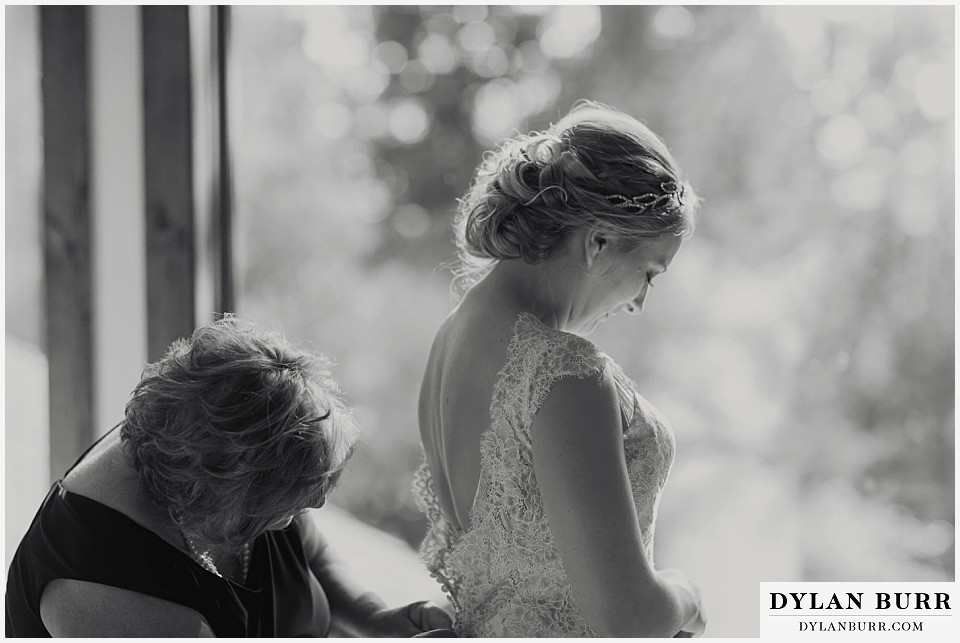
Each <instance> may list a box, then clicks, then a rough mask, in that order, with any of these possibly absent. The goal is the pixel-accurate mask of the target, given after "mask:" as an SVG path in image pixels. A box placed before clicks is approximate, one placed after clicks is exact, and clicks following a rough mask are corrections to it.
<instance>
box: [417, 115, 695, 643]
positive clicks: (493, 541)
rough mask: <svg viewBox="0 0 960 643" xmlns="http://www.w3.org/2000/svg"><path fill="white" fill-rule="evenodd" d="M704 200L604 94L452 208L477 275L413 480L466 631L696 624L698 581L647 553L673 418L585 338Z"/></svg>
mask: <svg viewBox="0 0 960 643" xmlns="http://www.w3.org/2000/svg"><path fill="white" fill-rule="evenodd" d="M696 203H697V197H696V196H695V195H694V193H693V191H692V189H691V188H690V186H689V185H687V184H686V183H685V182H684V180H683V178H682V177H681V175H680V171H679V169H678V167H677V165H676V163H675V161H674V159H673V158H672V156H671V155H670V153H669V152H668V150H667V148H666V146H665V145H664V144H663V143H662V142H661V140H660V139H659V138H658V137H657V136H656V135H655V134H654V133H653V132H651V131H650V130H649V129H648V128H647V127H646V126H644V125H643V124H641V123H639V122H638V121H636V120H635V119H633V118H631V117H629V116H627V115H625V114H622V113H620V112H617V111H615V110H612V109H609V108H605V107H603V106H599V105H596V104H590V103H582V104H580V105H577V106H576V107H575V109H574V110H572V112H571V113H570V114H569V115H567V116H566V117H565V118H563V119H562V120H560V121H559V122H558V123H557V124H556V125H554V126H552V127H550V128H549V130H548V131H546V132H542V133H533V134H531V135H529V136H520V137H517V138H515V139H513V140H509V141H507V142H506V143H504V144H503V145H502V146H501V147H500V148H498V149H497V150H495V151H494V152H493V153H491V154H488V155H487V156H485V157H484V162H483V164H482V165H481V167H480V168H479V171H478V173H477V176H476V180H475V182H474V184H473V186H472V188H471V189H470V191H469V192H468V193H467V195H466V197H465V198H464V199H463V200H462V201H461V202H460V210H459V212H458V217H457V221H456V223H457V233H458V234H457V239H458V242H459V246H460V250H461V256H462V258H463V259H464V262H465V265H466V270H465V273H466V274H467V276H471V277H473V284H472V286H471V287H470V288H469V289H468V290H467V291H466V293H465V295H464V296H463V298H462V300H461V301H460V303H459V305H458V306H457V307H456V309H455V310H454V311H453V312H452V313H451V314H450V315H449V316H448V318H447V319H446V320H445V321H444V323H443V324H442V326H441V327H440V329H439V332H438V333H437V336H436V340H435V342H434V344H433V347H432V350H431V353H430V356H429V359H428V363H427V368H426V374H425V376H424V379H423V385H422V388H421V396H420V432H421V437H422V440H423V445H424V451H425V462H424V464H423V466H422V467H421V468H420V469H419V471H418V473H417V477H416V479H415V488H416V491H417V495H418V498H419V501H420V505H421V507H422V508H423V510H424V511H425V512H426V514H427V517H428V520H429V531H428V533H427V536H426V538H425V540H424V543H423V546H422V554H423V557H424V559H425V560H426V562H427V565H428V567H429V568H430V570H431V571H432V572H433V574H434V575H435V576H436V577H437V578H438V579H439V580H440V581H441V582H442V583H443V585H444V587H445V589H447V590H448V592H449V594H450V598H451V600H452V603H453V605H454V607H455V609H456V630H457V631H458V633H460V634H461V635H470V636H484V637H492V636H509V637H518V636H537V637H552V636H595V635H600V636H605V637H634V636H660V637H663V636H690V635H699V634H700V633H702V631H703V628H704V617H703V610H702V607H701V604H700V594H699V590H698V589H697V587H696V586H695V585H693V583H691V582H690V581H689V580H688V579H687V577H686V576H685V574H683V573H682V572H680V571H677V570H657V569H656V568H655V567H654V563H653V556H652V554H653V534H654V521H655V516H656V507H657V503H658V501H659V496H660V491H661V488H662V486H663V484H664V482H665V481H666V478H667V474H668V472H669V469H670V466H671V464H672V460H673V453H674V440H673V435H672V433H671V430H670V428H669V426H668V425H667V423H666V421H665V419H664V418H663V417H662V416H661V415H660V413H659V412H658V411H657V410H656V409H655V408H654V407H653V406H652V405H651V404H650V403H649V402H647V401H646V400H645V399H644V398H643V397H641V396H640V395H639V394H638V393H637V391H636V388H635V385H634V384H633V383H632V382H631V381H630V380H629V379H628V378H627V377H626V376H625V375H624V373H623V372H622V371H621V370H620V368H619V367H618V366H617V365H616V364H615V363H614V362H613V361H612V360H611V359H610V358H609V357H608V356H607V355H605V354H604V353H603V352H602V351H601V350H600V349H599V348H598V347H597V346H595V345H594V344H592V343H591V342H589V341H588V340H586V339H585V338H584V337H583V336H584V335H587V334H589V333H590V332H591V331H592V330H593V329H594V328H595V327H596V325H597V324H599V323H601V322H602V321H604V320H606V319H607V318H608V317H610V316H611V315H615V314H617V313H619V312H628V313H634V314H635V313H638V312H640V310H641V309H642V307H643V304H644V300H645V298H646V296H647V293H648V289H649V288H650V287H651V286H652V284H653V282H654V280H655V279H656V277H657V276H658V275H660V274H662V273H663V272H665V271H666V270H667V267H668V266H669V265H670V262H671V260H672V259H673V256H674V254H675V253H676V252H677V249H678V248H679V246H680V243H681V239H682V238H683V237H684V235H686V234H688V233H689V232H690V230H691V228H692V217H693V215H694V210H695V206H696ZM638 349H639V350H642V347H638Z"/></svg>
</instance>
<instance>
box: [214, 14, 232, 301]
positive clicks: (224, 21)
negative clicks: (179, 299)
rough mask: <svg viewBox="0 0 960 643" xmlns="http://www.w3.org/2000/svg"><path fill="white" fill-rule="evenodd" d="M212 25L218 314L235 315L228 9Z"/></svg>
mask: <svg viewBox="0 0 960 643" xmlns="http://www.w3.org/2000/svg"><path fill="white" fill-rule="evenodd" d="M215 10H216V16H215V19H214V25H215V27H216V32H217V38H216V42H217V51H216V64H217V108H218V119H217V124H218V125H219V136H218V143H219V149H218V157H219V158H218V163H217V165H218V167H219V169H220V175H219V185H218V191H217V192H218V196H219V205H220V207H219V208H218V210H219V217H218V224H219V225H218V226H217V232H218V236H219V244H218V245H219V250H220V252H219V256H220V262H219V264H220V270H219V272H218V275H217V301H216V306H217V312H220V313H224V312H234V310H235V307H236V298H235V296H234V270H233V159H232V156H231V152H230V112H229V109H228V108H229V105H230V101H229V84H228V81H229V79H230V76H229V67H228V65H227V63H228V60H229V56H230V7H229V6H222V5H220V6H218V7H216V9H215Z"/></svg>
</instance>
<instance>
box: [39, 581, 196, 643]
mask: <svg viewBox="0 0 960 643" xmlns="http://www.w3.org/2000/svg"><path fill="white" fill-rule="evenodd" d="M40 618H41V620H42V621H43V626H44V627H46V628H47V631H48V632H50V634H51V635H52V636H54V637H84V638H103V637H131V638H132V637H138V638H139V637H160V638H184V637H194V636H203V637H209V636H215V635H214V633H213V630H211V629H210V625H209V624H207V621H206V620H205V619H204V618H203V616H201V615H200V612H197V611H196V610H194V609H191V608H189V607H186V606H184V605H180V604H178V603H172V602H170V601H166V600H163V599H160V598H156V597H155V596H148V595H146V594H141V593H139V592H133V591H130V590H127V589H121V588H119V587H113V586H110V585H102V584H100V583H91V582H88V581H81V580H72V579H64V578H59V579H57V580H54V581H51V582H50V583H48V584H47V586H46V587H45V588H44V590H43V595H42V596H41V598H40Z"/></svg>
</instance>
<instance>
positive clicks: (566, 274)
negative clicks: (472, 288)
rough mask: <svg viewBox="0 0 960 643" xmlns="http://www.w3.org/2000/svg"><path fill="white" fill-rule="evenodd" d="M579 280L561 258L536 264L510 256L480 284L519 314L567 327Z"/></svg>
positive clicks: (560, 328)
mask: <svg viewBox="0 0 960 643" xmlns="http://www.w3.org/2000/svg"><path fill="white" fill-rule="evenodd" d="M577 281H578V280H577V277H576V275H575V274H573V273H571V271H569V270H567V268H566V266H565V265H564V263H563V262H562V261H561V260H558V259H546V260H544V261H542V262H540V263H536V264H529V263H526V262H525V261H523V260H522V259H510V260H504V261H500V262H499V263H498V264H497V265H496V266H495V267H494V268H493V270H491V271H490V273H489V274H488V275H487V276H486V277H485V278H484V279H483V281H482V282H481V283H482V284H483V286H484V287H485V288H487V289H489V291H490V293H491V294H493V295H494V296H496V297H498V298H499V299H501V300H502V301H503V303H504V305H505V306H507V307H509V308H512V309H514V310H515V311H516V312H517V313H520V312H528V313H531V314H532V315H534V316H535V317H537V318H538V319H539V320H540V321H541V322H543V323H544V324H545V325H547V326H548V327H551V328H555V329H557V330H564V329H565V328H566V326H567V322H568V320H569V319H570V315H571V302H572V301H573V300H574V297H573V293H574V290H575V288H576V285H577ZM478 285H479V284H478Z"/></svg>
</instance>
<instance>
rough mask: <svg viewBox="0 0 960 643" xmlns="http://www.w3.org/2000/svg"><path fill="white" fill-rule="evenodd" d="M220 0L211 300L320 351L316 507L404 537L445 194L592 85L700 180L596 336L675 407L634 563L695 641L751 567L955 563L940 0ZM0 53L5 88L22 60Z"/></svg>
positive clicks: (950, 24) (727, 611) (17, 152)
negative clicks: (223, 78) (227, 274)
mask: <svg viewBox="0 0 960 643" xmlns="http://www.w3.org/2000/svg"><path fill="white" fill-rule="evenodd" d="M11 15H13V17H14V18H16V17H17V15H19V14H16V13H15V14H11ZM231 17H232V24H233V34H232V52H231V56H232V59H231V61H230V62H231V65H232V67H231V70H232V71H231V74H232V76H231V90H232V91H233V95H232V97H231V98H232V104H231V110H232V117H233V122H232V123H231V125H232V128H233V129H232V141H233V145H234V154H235V164H236V166H235V172H236V174H235V176H236V192H237V194H236V197H237V198H236V203H237V208H238V213H237V216H238V221H237V238H236V247H237V254H238V262H239V266H238V267H239V270H238V274H239V275H240V276H239V279H240V283H238V291H239V298H238V309H237V312H239V313H241V314H243V315H245V316H248V317H252V318H254V319H259V320H261V321H263V322H265V323H268V324H271V325H275V326H279V327H280V328H282V330H283V331H284V332H285V333H286V334H287V335H288V336H290V337H291V338H292V339H294V340H297V341H303V342H309V343H312V344H313V345H315V347H316V348H318V349H319V350H321V351H323V352H324V353H326V354H327V355H329V356H330V357H332V358H333V359H334V360H335V362H336V366H335V369H334V372H335V376H336V377H337V379H338V380H339V381H340V382H341V384H342V385H343V388H344V391H345V398H346V400H347V402H348V403H349V404H350V405H351V406H353V407H354V408H355V409H356V414H357V417H358V420H359V422H360V424H361V427H362V429H363V435H364V441H363V444H362V446H361V448H360V449H359V450H358V452H357V454H356V456H355V457H354V459H353V460H352V461H351V463H350V465H349V468H348V472H347V475H346V476H345V478H344V480H343V482H342V484H341V486H340V488H339V489H338V490H337V492H336V493H335V495H334V497H333V499H332V500H333V502H334V503H336V504H338V505H339V506H340V507H342V508H345V509H347V510H348V511H349V512H351V513H353V514H354V515H355V516H357V517H359V518H360V519H362V520H363V521H365V522H367V523H369V524H372V525H375V526H377V527H379V528H381V529H383V530H386V531H389V532H391V533H394V534H396V535H398V536H400V537H401V538H402V539H403V540H405V541H406V542H407V543H409V544H410V545H411V546H412V547H415V546H417V545H418V544H419V540H420V538H421V537H422V535H423V531H424V521H423V519H422V518H421V516H420V515H419V513H418V512H417V510H416V509H415V507H414V505H413V499H412V497H411V493H410V482H411V477H412V473H413V470H414V468H415V467H416V465H417V464H418V462H419V458H420V445H419V438H418V430H417V421H416V400H417V394H418V388H419V383H420V377H421V374H422V371H423V367H424V365H425V362H426V357H427V353H428V349H429V346H430V343H431V341H432V338H433V334H434V332H435V330H436V328H437V327H438V326H439V324H440V322H441V321H442V320H443V318H444V317H445V315H446V314H447V313H448V312H449V311H450V310H451V308H452V305H453V303H454V298H453V296H452V293H451V287H450V282H451V274H450V270H449V266H450V265H451V263H452V261H453V259H454V256H455V253H454V246H453V242H452V231H451V227H450V223H451V220H452V215H453V212H454V210H455V207H456V199H457V198H458V197H459V196H460V195H462V194H463V192H464V191H465V190H466V188H467V186H468V184H469V182H470V180H471V177H472V173H473V170H474V168H475V167H476V165H477V164H478V162H479V161H480V158H481V155H482V154H483V152H484V150H486V149H489V148H490V147H492V146H494V145H496V144H497V143H498V142H499V141H500V140H502V139H503V138H504V137H507V136H510V135H511V134H513V133H516V132H527V131H530V130H538V129H544V128H545V127H546V126H547V125H548V124H549V123H550V122H552V121H555V120H557V119H559V117H560V116H561V115H562V114H564V113H565V112H566V111H567V110H568V109H569V107H570V105H571V104H572V103H573V102H574V101H575V100H577V99H579V98H590V99H593V100H597V101H601V102H604V103H607V104H609V105H611V106H614V107H616V108H618V109H621V110H623V111H625V112H628V113H630V114H632V115H634V116H636V117H637V118H639V119H641V120H643V121H644V122H646V123H647V124H649V125H650V126H651V127H652V128H653V129H654V130H655V131H656V132H658V133H659V134H660V135H661V136H662V137H663V138H664V139H665V140H666V142H667V143H668V145H669V146H670V147H671V149H672V150H673V152H674V154H675V156H676V157H677V159H678V160H679V162H680V164H681V166H682V167H683V168H684V169H685V171H686V173H687V175H688V177H689V179H690V180H691V182H692V183H693V184H694V186H695V187H696V188H697V191H698V192H699V193H700V194H701V195H702V196H703V197H704V198H705V204H704V208H703V210H702V214H701V217H700V221H699V225H698V230H697V232H696V234H695V236H694V237H693V238H692V239H690V240H689V241H687V242H685V243H684V246H683V248H681V250H680V252H679V254H678V255H677V258H676V260H675V261H674V263H673V265H672V266H671V269H670V272H669V273H668V274H666V275H664V276H663V277H662V278H661V279H658V281H657V287H656V289H655V290H654V291H653V292H651V294H650V296H649V298H648V303H647V306H646V308H645V310H644V313H643V315H641V316H640V317H638V318H622V319H616V318H615V319H613V320H611V321H609V322H608V323H607V324H606V326H604V327H603V328H601V329H600V330H598V331H597V332H596V333H595V334H594V335H593V337H591V339H592V340H593V341H595V342H596V343H597V344H599V345H600V346H601V347H602V348H603V349H604V350H605V351H606V352H607V353H609V354H610V355H611V356H613V357H614V359H616V360H617V361H618V362H619V363H620V364H621V365H622V366H623V367H624V369H625V371H626V372H627V373H628V374H629V375H631V376H632V377H633V378H634V380H635V381H636V382H637V383H638V386H639V389H640V391H641V392H642V393H643V394H644V395H645V396H646V397H647V398H648V399H650V400H651V401H652V402H653V403H654V404H655V405H657V406H658V407H660V408H661V410H663V411H664V413H665V414H666V415H667V417H669V418H670V419H671V422H672V424H673V426H674V429H675V431H676V434H677V442H678V451H677V461H676V465H675V467H674V470H673V474H672V475H671V479H670V481H669V482H668V484H667V488H666V492H665V495H664V498H663V502H662V504H661V507H660V521H659V526H658V537H657V544H656V550H657V564H658V566H661V567H668V566H677V567H683V568H685V569H687V570H688V571H689V572H690V573H691V575H692V576H693V578H694V579H695V580H696V581H697V582H698V583H699V584H700V585H701V586H702V588H703V594H704V600H705V604H706V605H707V609H708V612H709V614H710V616H711V621H710V626H709V629H708V632H707V633H708V635H710V636H756V635H757V627H758V624H757V616H756V602H755V600H753V599H752V598H751V597H753V596H755V595H756V593H757V591H758V586H757V582H758V581H764V580H767V581H775V580H821V581H831V580H848V581H849V580H861V581H922V580H952V579H953V578H954V540H955V535H954V524H955V516H954V507H955V501H954V484H955V483H954V462H955V460H954V454H955V443H954V423H955V420H954V395H955V393H954V387H955V381H954V374H955V366H954V339H955V320H954V305H955V299H954V294H955V285H954V238H955V229H954V221H955V219H954V213H955V205H954V181H955V179H954V157H955V156H954V155H955V150H954V140H955V131H954V122H955V121H954V82H955V69H954V8H953V7H952V6H926V7H913V6H851V7H831V6H794V7H786V6H783V7H779V6H696V7H693V6H691V7H684V6H679V5H670V6H625V5H617V6H548V5H535V6H527V7H520V6H502V5H499V6H489V7H488V6H483V5H457V6H453V7H449V6H423V7H418V6H405V5H395V6H313V7H311V6H295V7H294V6H289V7H284V6H243V5H239V6H234V7H232V9H231ZM12 25H13V23H11V25H8V29H7V34H8V36H11V37H13V38H14V39H16V38H17V37H19V36H18V34H17V32H16V30H15V29H13V26H15V25H13V26H12ZM10 61H11V59H10V58H9V57H8V63H7V67H6V69H7V77H8V86H9V84H10V83H11V82H14V81H15V82H18V83H20V82H21V80H22V79H20V76H24V75H25V74H27V73H28V72H27V71H22V70H25V69H27V68H33V69H35V67H36V62H35V61H33V62H32V63H31V64H30V65H27V64H25V61H23V60H21V61H20V63H22V64H20V65H14V64H12V63H11V62H10ZM18 79H20V80H18ZM25 83H26V81H23V84H25ZM34 91H37V90H34ZM8 104H9V103H8ZM27 116H29V114H27V115H26V116H25V115H24V114H21V117H22V118H21V119H20V120H10V119H11V118H13V116H10V115H9V114H8V124H9V123H21V122H29V123H30V127H28V128H17V127H13V128H11V127H8V128H7V131H6V135H7V137H8V138H7V154H6V158H7V181H8V186H10V185H11V181H12V182H13V183H12V184H13V185H19V184H20V183H23V184H24V185H30V186H34V187H30V189H25V190H9V189H8V190H7V196H6V209H7V216H6V217H5V219H6V220H5V229H6V234H7V242H6V244H5V247H6V252H7V262H6V265H7V271H6V279H5V282H6V302H7V316H6V331H7V337H8V341H7V349H8V354H9V351H10V350H11V347H14V348H16V347H17V346H18V345H19V344H18V342H24V343H26V344H29V345H36V346H41V345H42V338H41V336H40V335H41V334H40V324H39V321H38V320H39V319H40V317H39V314H38V312H37V311H39V310H40V305H39V301H40V299H39V297H40V293H41V292H42V290H40V288H39V286H38V284H39V283H40V265H41V264H40V262H39V259H38V257H39V254H38V251H37V247H38V246H37V243H36V240H35V237H36V235H37V232H36V216H37V215H36V211H37V194H36V190H35V185H36V183H35V181H36V179H33V181H34V183H29V184H28V183H26V182H24V181H23V179H24V177H28V176H35V175H36V174H37V173H38V168H39V167H40V166H39V163H40V159H39V157H38V156H37V153H36V151H32V152H31V151H30V150H33V149H34V148H33V147H31V146H29V145H27V143H26V142H25V141H27V139H28V138H29V137H33V138H36V132H37V118H38V116H37V115H36V114H34V115H33V116H31V117H30V118H27V120H26V121H25V120H24V118H26V117H27ZM31 119H32V120H31ZM27 152H30V153H27ZM11 213H13V214H14V216H11ZM16 213H25V216H19V215H17V214H16ZM27 214H29V216H26V215H27ZM24 239H26V240H27V241H28V242H24V241H23V240H24ZM31 239H33V241H32V242H30V240H31ZM11 266H14V267H15V268H13V269H12V268H11ZM11 338H12V339H13V340H14V341H13V343H11V341H10V340H11ZM8 380H9V378H8ZM358 553H359V552H358Z"/></svg>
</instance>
